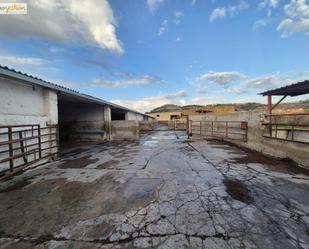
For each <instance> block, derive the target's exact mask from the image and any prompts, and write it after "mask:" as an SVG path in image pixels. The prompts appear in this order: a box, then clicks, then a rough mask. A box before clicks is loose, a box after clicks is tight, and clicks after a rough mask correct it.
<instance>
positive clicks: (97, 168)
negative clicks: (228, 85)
mask: <svg viewBox="0 0 309 249" xmlns="http://www.w3.org/2000/svg"><path fill="white" fill-rule="evenodd" d="M250 153H251V152H249V151H244V150H241V149H239V148H236V147H233V146H231V145H228V144H225V143H221V142H216V141H205V140H187V139H186V134H185V133H184V132H177V133H175V132H174V131H168V130H166V131H155V132H149V133H144V134H142V136H141V139H140V141H138V142H129V141H114V142H106V143H101V144H97V145H88V146H87V145H84V146H82V147H80V148H77V149H76V148H75V149H74V148H73V149H71V151H68V152H66V153H64V154H63V157H62V158H61V160H59V161H56V162H53V163H48V164H45V165H43V166H41V167H39V168H36V169H32V170H29V171H27V172H25V173H24V174H22V175H18V176H16V177H14V178H11V179H10V180H8V181H3V182H0V248H35V249H39V248H120V249H122V248H178V249H181V248H267V249H269V248H278V249H279V248H280V249H281V248H309V177H308V175H307V174H306V171H302V170H297V169H295V168H294V167H295V165H294V164H290V163H289V162H282V161H278V160H274V159H269V158H264V157H263V156H262V155H260V154H256V153H254V155H253V154H250ZM250 158H251V160H250ZM269 160H270V161H269Z"/></svg>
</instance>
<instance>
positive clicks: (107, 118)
mask: <svg viewBox="0 0 309 249" xmlns="http://www.w3.org/2000/svg"><path fill="white" fill-rule="evenodd" d="M103 112H104V114H103V117H104V126H105V127H104V130H105V132H106V138H107V139H108V140H110V139H111V132H112V123H111V122H112V110H111V107H110V106H104V109H103Z"/></svg>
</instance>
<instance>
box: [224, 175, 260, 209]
mask: <svg viewBox="0 0 309 249" xmlns="http://www.w3.org/2000/svg"><path fill="white" fill-rule="evenodd" d="M223 183H224V185H225V187H226V192H227V193H228V194H229V195H230V196H231V197H232V198H233V199H235V200H237V201H241V202H243V203H246V204H251V203H253V202H254V199H253V198H252V196H251V195H250V190H249V189H248V188H247V186H246V185H244V184H243V183H242V182H241V181H239V180H236V179H235V180H231V179H225V180H224V181H223Z"/></svg>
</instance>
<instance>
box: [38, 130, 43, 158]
mask: <svg viewBox="0 0 309 249" xmlns="http://www.w3.org/2000/svg"><path fill="white" fill-rule="evenodd" d="M37 127H38V143H39V158H42V146H41V145H42V139H41V126H40V125H38V126H37Z"/></svg>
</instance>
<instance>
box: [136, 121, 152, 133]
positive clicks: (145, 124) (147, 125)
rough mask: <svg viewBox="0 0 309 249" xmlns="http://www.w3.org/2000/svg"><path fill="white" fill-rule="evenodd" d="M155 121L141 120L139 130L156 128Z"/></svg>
mask: <svg viewBox="0 0 309 249" xmlns="http://www.w3.org/2000/svg"><path fill="white" fill-rule="evenodd" d="M154 123H155V122H154V121H140V122H139V130H140V131H152V130H153V129H154Z"/></svg>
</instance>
